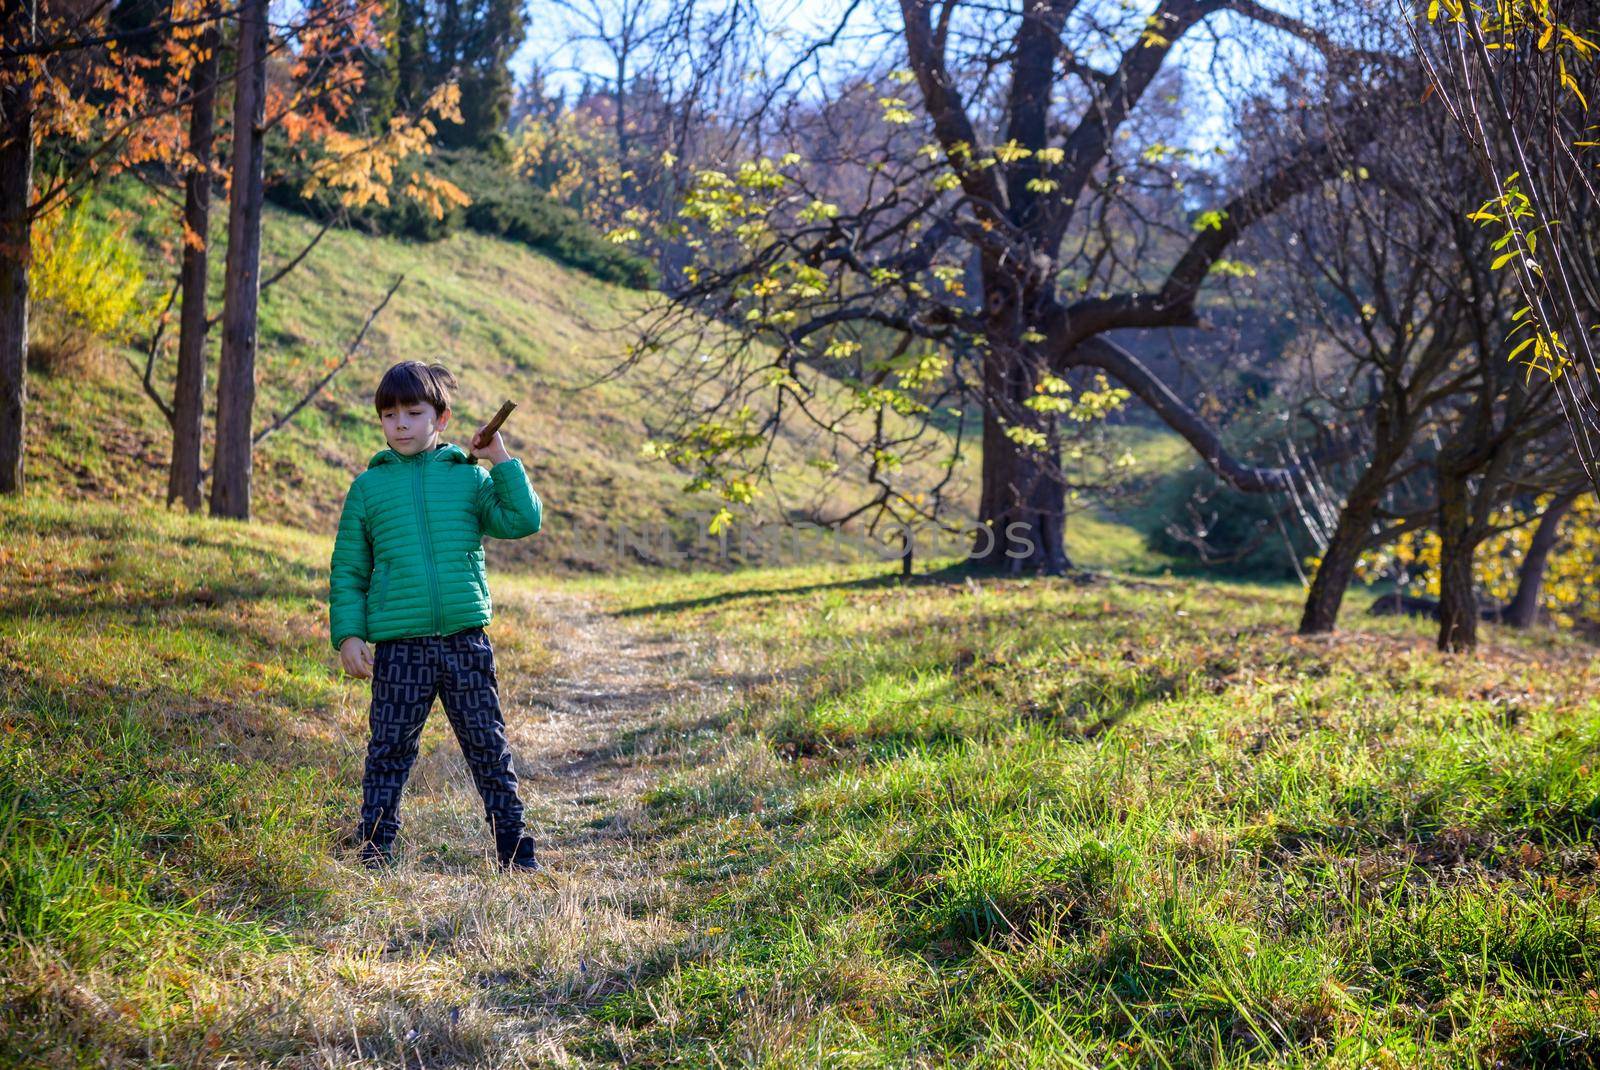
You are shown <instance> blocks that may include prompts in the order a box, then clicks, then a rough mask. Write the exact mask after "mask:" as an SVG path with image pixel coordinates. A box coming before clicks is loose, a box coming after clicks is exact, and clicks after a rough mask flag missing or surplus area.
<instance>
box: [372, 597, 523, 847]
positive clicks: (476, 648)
mask: <svg viewBox="0 0 1600 1070" xmlns="http://www.w3.org/2000/svg"><path fill="white" fill-rule="evenodd" d="M435 697H438V698H439V699H440V700H441V701H442V702H443V704H444V712H445V716H446V717H448V718H449V719H450V727H451V728H452V729H454V730H455V734H456V740H457V742H459V743H460V744H461V753H462V754H463V755H464V756H465V757H466V759H467V767H468V768H469V769H471V771H472V780H473V783H474V784H476V785H477V788H478V794H479V795H481V796H483V808H484V815H485V816H486V817H487V818H488V819H489V826H490V828H491V829H492V830H493V832H494V835H495V838H496V839H497V840H504V839H515V838H516V837H517V836H518V835H520V834H521V833H522V827H523V826H522V800H521V799H520V798H518V797H517V774H516V770H515V769H513V768H512V764H511V748H510V747H509V746H508V745H507V744H506V733H505V721H504V720H503V719H502V718H501V716H500V694H499V690H498V682H497V680H496V678H495V671H494V648H493V647H491V646H490V645H489V637H488V635H486V634H485V633H484V630H483V629H482V628H468V629H467V630H466V631H461V632H456V633H455V634H453V635H423V636H416V637H414V638H408V639H383V640H379V641H378V642H376V643H374V644H373V665H372V708H371V710H370V712H369V714H368V723H369V724H370V726H371V729H372V738H371V739H370V740H369V741H368V743H367V765H366V772H365V774H364V775H363V776H362V778H361V828H360V835H361V837H362V838H363V839H371V840H372V841H373V842H375V843H379V844H385V845H387V844H391V843H393V842H394V838H395V834H396V833H397V832H399V830H400V793H401V792H402V791H403V790H404V789H405V786H406V778H407V777H408V776H410V775H411V764H412V762H414V761H416V757H417V744H418V742H419V741H420V740H421V738H422V725H423V722H424V721H425V720H426V719H427V717H428V711H429V710H431V709H432V708H433V700H434V698H435Z"/></svg>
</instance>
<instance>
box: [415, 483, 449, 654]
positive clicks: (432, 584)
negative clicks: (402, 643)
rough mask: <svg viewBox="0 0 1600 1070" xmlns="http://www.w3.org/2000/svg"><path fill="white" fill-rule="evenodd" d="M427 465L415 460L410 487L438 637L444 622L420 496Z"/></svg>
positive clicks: (430, 538)
mask: <svg viewBox="0 0 1600 1070" xmlns="http://www.w3.org/2000/svg"><path fill="white" fill-rule="evenodd" d="M427 463H428V459H427V458H426V457H422V458H419V459H418V460H417V466H416V467H417V471H416V476H415V478H414V479H413V480H412V484H411V486H412V491H413V493H414V494H415V496H416V500H417V523H418V525H420V526H421V528H422V564H423V566H424V567H425V568H426V569H427V571H428V594H429V595H430V597H431V600H432V602H433V634H434V635H440V634H443V632H444V620H443V617H442V613H441V612H440V609H439V577H438V576H437V575H436V574H435V573H434V563H433V537H432V536H431V535H430V534H429V533H428V503H427V501H426V500H425V499H424V498H423V495H422V466H423V465H425V464H427Z"/></svg>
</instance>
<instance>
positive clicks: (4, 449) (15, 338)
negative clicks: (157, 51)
mask: <svg viewBox="0 0 1600 1070" xmlns="http://www.w3.org/2000/svg"><path fill="white" fill-rule="evenodd" d="M9 8H10V5H6V10H7V11H8V13H9V14H11V15H13V16H14V14H15V13H14V12H10V11H9ZM0 116H3V117H4V118H5V125H4V126H3V127H0V494H21V493H22V490H23V481H22V457H23V442H24V434H23V413H24V411H25V409H26V406H27V401H28V382H27V374H28V262H29V260H31V259H32V256H33V225H32V220H31V218H30V215H29V213H30V211H31V209H32V205H33V90H32V88H31V87H29V86H28V85H14V86H7V87H6V88H4V89H0Z"/></svg>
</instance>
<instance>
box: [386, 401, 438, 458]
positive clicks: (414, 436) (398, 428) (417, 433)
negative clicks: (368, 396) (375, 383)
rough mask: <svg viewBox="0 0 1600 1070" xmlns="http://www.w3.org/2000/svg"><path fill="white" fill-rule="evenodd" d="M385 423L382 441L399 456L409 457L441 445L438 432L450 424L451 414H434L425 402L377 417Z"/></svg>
mask: <svg viewBox="0 0 1600 1070" xmlns="http://www.w3.org/2000/svg"><path fill="white" fill-rule="evenodd" d="M378 419H380V420H381V421H382V422H383V437H384V438H386V439H388V440H389V448H390V449H392V450H394V451H395V452H396V453H400V454H404V455H406V456H410V455H411V454H413V453H421V452H422V451H423V450H426V449H432V448H433V447H434V445H435V444H436V443H437V442H438V441H439V432H440V431H443V430H444V429H445V425H446V424H448V423H449V422H450V410H449V409H445V410H444V411H443V412H438V413H436V412H434V411H433V406H432V405H430V404H428V402H426V401H416V402H411V403H409V404H406V405H395V406H392V407H391V408H387V409H384V410H383V411H382V412H381V413H379V414H378Z"/></svg>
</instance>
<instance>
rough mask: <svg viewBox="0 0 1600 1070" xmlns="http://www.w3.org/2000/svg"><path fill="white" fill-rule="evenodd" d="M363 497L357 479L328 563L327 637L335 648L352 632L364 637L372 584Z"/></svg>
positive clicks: (351, 489)
mask: <svg viewBox="0 0 1600 1070" xmlns="http://www.w3.org/2000/svg"><path fill="white" fill-rule="evenodd" d="M366 515H367V507H366V500H365V497H364V495H363V493H362V490H361V482H360V480H357V481H356V482H355V483H352V484H351V485H350V493H348V494H346V495H345V499H344V509H343V510H341V511H340V513H339V533H338V534H337V535H335V536H334V539H333V558H332V560H331V561H330V562H329V563H328V637H329V638H330V639H332V640H333V649H335V650H338V649H339V644H341V643H343V642H344V641H345V640H346V639H348V638H350V637H351V636H352V635H353V636H355V637H356V638H358V639H366V637H367V587H368V585H370V584H371V583H372V541H371V540H370V539H369V538H368V537H367V523H366Z"/></svg>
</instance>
